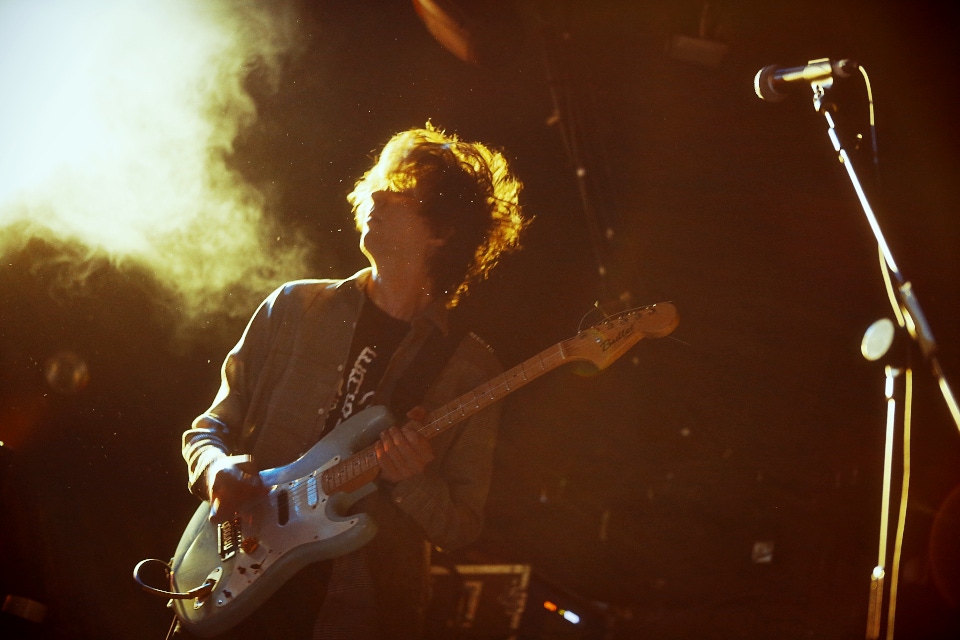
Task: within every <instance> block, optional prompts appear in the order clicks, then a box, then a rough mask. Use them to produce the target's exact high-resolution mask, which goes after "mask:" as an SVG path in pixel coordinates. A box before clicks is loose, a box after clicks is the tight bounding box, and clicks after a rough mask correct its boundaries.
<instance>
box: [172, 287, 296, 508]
mask: <svg viewBox="0 0 960 640" xmlns="http://www.w3.org/2000/svg"><path fill="white" fill-rule="evenodd" d="M283 291H284V288H283V287H281V288H279V289H277V290H275V291H274V292H273V293H272V294H271V295H270V296H269V297H268V298H267V299H266V300H264V301H263V302H262V303H261V304H260V306H259V307H258V308H257V311H256V312H255V313H254V315H253V317H252V318H251V319H250V321H249V322H248V323H247V327H246V329H245V330H244V332H243V335H242V336H241V338H240V341H239V342H237V344H236V346H235V347H234V348H233V349H231V350H230V352H229V353H228V354H227V357H226V358H225V359H224V362H223V366H222V367H221V369H220V389H219V391H218V392H217V395H216V397H215V398H214V401H213V404H212V405H211V406H210V408H209V409H207V410H206V411H204V412H203V413H202V414H200V416H198V417H197V418H196V419H195V420H194V421H193V424H192V426H191V427H190V428H189V429H187V430H186V431H185V432H184V433H183V446H182V449H181V452H182V454H183V458H184V460H186V462H187V487H188V488H189V490H190V491H191V493H193V494H194V495H196V496H197V497H199V498H200V499H201V500H206V499H207V498H208V494H207V485H206V471H207V468H208V467H209V466H210V465H211V464H212V463H213V462H215V461H217V460H219V459H221V458H223V457H224V456H227V455H233V454H237V453H246V452H243V451H241V450H240V449H241V446H242V438H241V436H242V432H243V427H244V422H245V420H246V417H247V413H248V409H249V406H250V401H251V396H252V393H253V389H254V388H255V386H256V382H257V377H258V376H259V375H260V372H261V370H262V369H263V364H264V362H265V360H266V357H267V354H268V353H269V348H270V344H271V342H272V339H273V336H274V334H275V332H276V329H277V326H278V325H279V323H280V320H279V318H278V317H277V316H278V315H279V309H278V302H281V300H282V296H281V294H282V293H283Z"/></svg>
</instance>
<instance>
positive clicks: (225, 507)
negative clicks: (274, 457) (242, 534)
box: [207, 456, 267, 524]
mask: <svg viewBox="0 0 960 640" xmlns="http://www.w3.org/2000/svg"><path fill="white" fill-rule="evenodd" d="M207 490H208V492H209V494H210V522H212V523H213V524H219V523H221V522H225V521H227V520H229V519H230V518H232V517H233V515H234V514H235V513H236V512H237V511H238V510H239V509H240V506H241V505H242V504H243V503H245V502H247V501H249V500H253V499H255V498H258V497H260V496H262V495H264V494H265V493H266V492H267V488H266V487H265V486H263V483H262V482H261V481H260V475H259V474H258V473H257V470H256V468H255V467H254V466H253V460H252V459H251V458H250V456H226V457H224V458H222V459H220V460H217V461H216V462H214V463H213V464H211V465H210V467H209V468H208V469H207Z"/></svg>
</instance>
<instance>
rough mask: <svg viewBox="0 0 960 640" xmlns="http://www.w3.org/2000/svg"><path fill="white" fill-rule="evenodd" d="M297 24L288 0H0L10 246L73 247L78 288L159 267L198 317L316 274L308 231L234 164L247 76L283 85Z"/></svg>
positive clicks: (5, 215)
mask: <svg viewBox="0 0 960 640" xmlns="http://www.w3.org/2000/svg"><path fill="white" fill-rule="evenodd" d="M295 25H296V19H295V16H294V15H293V14H292V9H291V7H290V5H289V4H288V3H286V2H269V3H267V2H255V1H254V0H206V1H198V0H164V1H163V2H155V1H153V0H140V1H136V0H99V1H97V2H72V1H69V0H50V1H47V2H39V3H38V2H32V1H31V0H4V1H3V2H0V87H3V92H4V99H3V100H2V101H0V141H2V143H0V256H10V255H12V254H14V253H17V252H20V251H22V250H23V249H24V247H26V246H27V244H28V242H29V241H30V240H31V239H35V238H36V239H40V240H42V241H44V242H45V243H47V244H49V245H50V246H52V247H61V246H62V247H64V253H63V255H65V256H68V258H67V259H65V258H64V257H62V256H58V257H57V259H56V261H57V262H60V263H63V262H67V263H68V264H67V265H66V268H65V270H66V272H67V276H68V277H67V278H66V280H69V281H70V282H71V284H72V285H73V286H74V287H76V286H82V284H83V280H84V278H85V277H86V276H88V275H89V273H90V271H91V264H103V263H104V261H107V260H108V261H109V262H110V263H111V264H112V265H113V266H115V267H117V268H120V269H123V268H136V269H146V270H148V271H150V272H152V273H153V274H154V276H155V278H156V280H157V282H158V283H159V284H160V285H161V287H162V288H163V290H164V291H165V292H166V294H168V295H169V297H170V299H171V301H172V302H173V304H175V305H177V306H179V307H180V308H181V311H182V312H183V314H184V315H185V316H187V317H189V318H194V319H196V318H198V317H201V316H203V315H204V314H206V313H208V312H212V311H218V312H223V311H224V310H225V309H224V305H225V304H229V303H231V302H232V301H235V302H236V303H240V304H242V306H243V308H242V309H238V310H237V313H243V314H246V313H248V312H249V311H250V300H249V298H247V297H246V296H243V295H236V294H238V293H250V294H251V295H254V294H255V295H254V297H257V298H259V297H260V296H262V294H264V293H265V292H266V291H269V289H271V288H272V287H273V286H275V285H276V284H277V283H279V281H281V280H283V279H288V278H291V277H303V276H304V275H305V269H306V267H305V266H304V257H305V253H306V250H305V249H304V243H303V242H301V241H299V239H296V240H294V239H291V238H290V234H289V233H287V232H282V231H280V230H277V229H275V228H274V226H275V225H274V224H273V223H272V222H271V221H270V219H269V217H267V216H265V215H264V214H265V212H264V206H265V202H264V197H263V195H262V194H261V193H260V192H258V191H257V190H256V189H255V188H254V187H252V186H251V185H250V184H247V183H245V182H244V180H243V179H242V177H240V176H239V175H238V174H237V173H236V171H234V170H232V169H231V167H230V166H229V164H228V159H229V157H230V155H231V153H232V145H233V141H234V140H235V138H236V136H237V134H238V132H240V131H241V130H242V129H243V128H244V127H246V126H249V125H250V124H251V123H252V122H253V121H254V120H255V119H256V115H257V114H256V108H255V104H254V102H253V100H252V98H251V97H250V95H249V94H248V93H247V92H246V91H245V89H244V82H245V81H246V80H247V78H248V77H249V76H250V73H251V71H252V70H256V72H257V78H258V80H264V81H266V83H267V86H271V83H273V86H275V84H276V79H277V73H278V70H279V66H280V63H281V61H282V60H283V57H284V56H285V55H287V54H290V53H292V50H293V49H294V48H295V47H296V44H295V43H296V42H297V32H296V27H295ZM281 236H282V237H283V238H284V239H283V241H281ZM78 246H79V247H81V249H80V250H79V251H78V250H77V247H78ZM62 277H63V276H62V274H61V278H62Z"/></svg>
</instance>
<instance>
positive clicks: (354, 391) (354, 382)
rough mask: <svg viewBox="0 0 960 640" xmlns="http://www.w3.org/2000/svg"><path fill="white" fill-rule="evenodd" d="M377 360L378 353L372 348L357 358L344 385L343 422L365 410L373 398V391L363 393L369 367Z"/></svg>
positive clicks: (368, 348)
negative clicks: (355, 413)
mask: <svg viewBox="0 0 960 640" xmlns="http://www.w3.org/2000/svg"><path fill="white" fill-rule="evenodd" d="M376 359H377V352H376V351H374V350H373V349H371V348H370V347H364V348H363V351H361V352H360V355H359V356H357V360H356V362H354V363H353V368H352V369H351V370H350V374H349V375H348V376H347V379H346V382H345V385H344V387H345V388H344V390H343V391H344V394H343V405H342V407H341V408H340V420H341V421H342V420H346V419H347V418H349V417H350V416H352V415H353V414H354V412H355V411H359V410H360V409H363V408H364V407H365V406H367V403H368V402H370V398H372V397H373V390H372V389H369V390H366V391H363V381H364V380H365V379H366V376H367V367H368V365H370V364H371V363H372V362H373V361H374V360H376Z"/></svg>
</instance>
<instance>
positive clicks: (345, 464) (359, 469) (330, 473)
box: [290, 305, 656, 500]
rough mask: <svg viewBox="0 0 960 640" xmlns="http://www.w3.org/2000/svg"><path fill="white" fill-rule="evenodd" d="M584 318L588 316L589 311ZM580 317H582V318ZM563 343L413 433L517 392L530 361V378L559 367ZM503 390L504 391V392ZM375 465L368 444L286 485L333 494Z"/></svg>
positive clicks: (637, 310) (647, 307) (645, 308)
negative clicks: (534, 368) (533, 367)
mask: <svg viewBox="0 0 960 640" xmlns="http://www.w3.org/2000/svg"><path fill="white" fill-rule="evenodd" d="M655 306H656V305H644V306H640V307H634V308H632V309H628V310H626V311H623V312H621V313H618V314H617V315H615V316H612V317H611V316H607V317H606V321H605V322H604V323H603V324H605V325H610V324H613V323H615V322H616V321H618V320H621V321H622V320H623V319H624V318H625V317H626V316H629V315H633V314H637V313H640V312H644V311H650V310H652V309H653V308H654V307H655ZM598 308H599V307H598ZM587 315H589V312H588V314H587ZM584 318H586V315H585V316H584ZM581 324H582V320H581ZM583 334H584V330H581V331H578V334H577V336H574V338H576V337H582V336H583ZM564 342H566V341H562V342H560V343H558V344H556V345H554V347H553V349H556V350H557V353H552V354H547V355H546V356H545V355H544V354H545V353H546V352H541V353H540V354H538V355H537V356H534V357H533V358H531V359H529V360H525V361H524V362H522V363H520V364H519V365H517V366H516V367H513V368H512V369H510V370H509V371H507V372H505V373H504V374H502V375H501V376H498V379H499V380H500V382H497V383H495V384H492V385H490V383H485V384H484V385H481V386H480V387H478V388H477V389H475V390H474V391H473V392H471V393H472V396H473V397H472V399H471V400H469V401H463V400H462V399H461V398H462V396H461V398H458V399H457V400H455V401H453V402H452V403H448V404H447V405H443V406H441V407H440V409H439V410H438V411H441V412H442V413H440V414H438V415H436V416H435V417H434V418H433V419H431V420H430V421H429V422H427V423H425V424H423V425H421V426H420V427H418V428H417V431H418V432H419V433H421V434H422V435H425V436H428V437H429V435H430V434H432V435H436V433H439V432H441V431H443V430H444V429H445V428H446V427H445V426H443V425H442V424H441V423H443V422H444V421H446V423H447V426H450V425H453V424H456V423H458V422H459V421H460V420H461V419H462V418H463V417H466V416H465V412H464V408H465V407H466V406H468V405H470V404H475V405H476V410H477V411H479V410H481V409H483V408H485V407H486V406H488V405H489V404H493V403H494V402H496V401H497V400H499V399H501V398H503V397H504V396H506V395H507V394H509V393H511V392H513V391H514V390H515V389H518V388H519V387H521V386H523V385H524V384H526V383H527V382H529V381H530V380H529V379H528V377H527V373H528V371H527V369H526V367H527V365H528V364H530V362H531V360H534V359H537V360H539V363H540V369H539V371H535V373H536V375H535V376H534V378H536V377H539V376H540V375H542V374H543V373H545V372H546V371H547V370H549V369H548V367H547V366H546V364H545V362H544V360H545V359H546V360H547V361H549V363H550V364H553V360H554V359H556V358H558V357H559V359H560V363H559V364H562V363H563V361H564V360H565V354H564V353H563V347H562V345H563V343H564ZM548 351H550V349H548ZM550 368H553V367H550ZM511 380H519V384H517V385H516V386H515V387H513V388H511V387H510V381H511ZM484 387H487V388H484ZM481 390H482V391H481ZM503 390H505V392H504V391H503ZM488 396H489V397H488ZM471 413H472V412H471ZM456 414H460V416H462V417H458V416H457V415H456ZM438 425H440V426H438ZM377 466H379V462H378V461H377V460H376V452H375V445H371V446H368V447H365V448H364V449H362V450H361V451H359V452H357V453H356V454H354V455H352V456H351V457H350V458H348V459H347V460H342V461H340V462H338V463H337V464H335V465H334V466H332V467H330V468H329V469H326V470H324V471H322V472H318V473H313V474H310V476H306V477H304V478H300V479H298V480H295V481H293V482H292V483H290V484H291V485H292V486H291V492H292V493H293V494H294V497H295V498H296V499H298V500H299V499H301V498H302V497H303V496H302V494H303V493H307V492H309V491H310V490H311V488H310V485H309V478H310V477H311V476H313V477H316V482H317V484H318V485H319V487H318V488H320V490H322V491H324V493H327V488H329V487H330V485H334V486H333V488H332V489H333V491H336V490H337V489H339V488H340V487H341V486H343V485H344V484H347V483H349V482H350V481H351V480H354V479H355V478H356V477H358V476H359V475H362V474H364V473H367V472H369V471H371V470H373V469H375V468H376V467H377ZM300 485H305V486H304V487H303V488H302V489H300ZM328 495H329V493H328ZM308 498H309V496H308Z"/></svg>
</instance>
